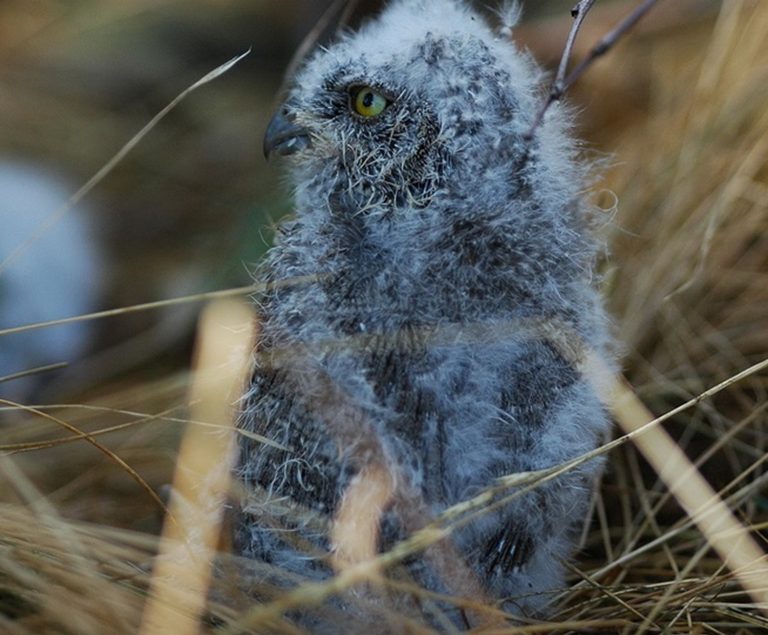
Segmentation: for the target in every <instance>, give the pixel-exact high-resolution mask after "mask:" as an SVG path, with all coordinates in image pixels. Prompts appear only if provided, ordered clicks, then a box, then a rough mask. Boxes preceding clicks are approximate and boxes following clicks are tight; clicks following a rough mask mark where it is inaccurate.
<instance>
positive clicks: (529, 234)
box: [236, 0, 609, 615]
mask: <svg viewBox="0 0 768 635" xmlns="http://www.w3.org/2000/svg"><path fill="white" fill-rule="evenodd" d="M541 79H542V77H541V73H540V71H539V70H538V69H537V67H536V65H535V64H534V63H533V62H532V60H531V59H529V57H528V55H526V54H525V53H522V52H521V51H519V50H517V49H516V48H515V46H514V45H513V44H511V43H510V42H509V41H508V39H506V38H503V39H502V38H499V37H497V36H496V35H495V34H494V32H493V30H492V29H491V28H490V27H489V26H488V25H487V24H486V23H485V22H484V21H483V20H482V19H481V18H480V17H479V16H478V15H476V14H475V13H474V12H473V11H471V10H470V8H468V7H467V6H465V5H464V4H463V3H462V2H459V1H458V0H395V1H393V2H392V3H391V4H390V5H389V6H388V7H387V8H386V9H385V10H384V12H383V13H382V14H381V15H380V16H379V17H378V18H377V19H376V20H375V21H372V22H370V23H368V24H367V25H365V26H364V27H363V28H362V29H361V30H360V31H359V32H358V33H356V34H354V35H348V36H345V37H344V38H343V39H341V41H339V42H337V43H335V44H333V45H332V46H330V47H329V48H327V49H323V50H320V51H318V52H317V53H316V54H314V56H313V57H312V58H311V59H310V60H309V61H308V62H307V63H306V64H305V65H304V68H303V70H301V71H300V72H299V73H298V74H297V76H296V78H295V80H294V82H293V88H292V90H291V91H290V93H289V96H288V98H287V100H286V101H285V103H284V105H283V106H282V108H281V109H280V111H279V112H278V113H277V115H276V116H275V118H274V119H273V120H272V122H271V124H270V126H269V128H268V130H267V133H266V139H265V151H266V153H267V154H270V153H271V154H280V155H285V156H288V157H289V162H290V167H291V179H292V183H293V186H294V189H295V198H296V214H295V217H294V218H293V219H292V220H290V221H288V222H284V223H283V224H282V226H281V227H280V230H279V235H278V237H277V239H276V244H275V246H274V247H273V248H272V250H271V251H270V253H269V255H268V257H267V259H266V262H265V264H264V265H263V268H262V269H261V272H260V277H261V280H262V281H263V282H265V283H266V289H267V290H266V292H265V293H264V294H263V297H261V298H260V300H259V310H260V313H261V331H260V341H259V342H258V348H257V356H256V364H255V370H254V372H253V377H252V381H251V384H250V387H249V390H248V391H247V393H246V395H245V397H244V402H243V403H244V407H243V412H242V417H241V428H242V431H243V435H241V438H242V442H241V447H240V451H241V454H240V463H239V471H238V475H239V477H240V478H241V480H242V482H243V483H244V485H245V489H246V490H247V491H248V492H249V496H248V499H247V501H246V503H245V504H244V505H243V508H242V511H241V513H240V516H239V519H238V523H237V525H238V526H237V532H236V533H237V535H236V544H237V545H238V549H239V551H240V553H242V554H243V555H245V556H247V557H250V558H253V559H255V560H258V561H260V562H262V563H267V564H269V565H272V570H276V571H281V572H283V573H284V574H285V575H286V576H289V577H288V578H286V580H288V579H289V578H290V576H291V575H292V574H295V575H298V576H301V578H302V579H307V578H309V579H323V578H326V577H329V576H330V575H331V574H332V572H333V569H334V566H336V567H337V568H338V566H337V565H338V557H339V554H340V553H344V552H345V550H346V551H348V552H349V551H350V550H351V549H350V548H349V547H348V546H347V545H345V544H344V541H345V540H350V539H352V538H350V536H349V535H347V536H346V537H345V536H343V535H340V533H339V531H340V530H339V527H341V526H343V525H344V523H347V525H349V519H348V518H347V516H348V515H349V513H350V510H356V512H355V513H358V514H361V513H362V516H359V517H358V518H357V519H356V520H357V524H355V522H353V523H352V525H351V526H352V527H355V526H356V527H358V528H360V529H359V530H360V531H363V529H364V528H365V527H368V526H374V527H375V529H374V534H375V535H374V538H373V541H374V543H375V548H376V549H377V550H379V551H385V550H387V549H388V548H390V547H392V546H393V545H394V544H396V543H397V542H398V541H400V540H402V539H404V538H406V537H407V536H408V535H411V534H412V533H413V532H414V531H416V530H418V529H420V528H421V527H423V526H424V525H426V524H428V523H429V522H431V521H434V519H436V518H437V517H438V516H439V514H440V513H441V512H443V511H444V510H446V509H447V508H449V507H450V506H452V505H455V504H457V503H460V502H462V501H465V500H467V499H470V498H472V497H473V496H475V495H477V494H479V493H480V492H482V491H484V490H485V489H486V488H488V487H490V486H492V485H493V484H494V483H495V482H496V479H497V478H498V477H501V476H503V475H507V474H514V473H519V472H529V471H535V470H541V469H546V468H550V467H553V466H556V465H559V464H561V463H563V462H565V461H567V460H569V459H572V458H574V457H576V456H578V455H580V454H582V453H584V452H586V451H589V450H591V449H593V448H594V447H595V446H596V445H597V444H598V443H599V441H600V440H601V439H602V437H603V436H604V435H605V433H606V431H607V429H608V426H609V420H608V418H607V416H606V413H605V411H604V409H603V407H602V405H601V402H600V400H599V399H598V397H597V394H596V389H595V387H594V386H593V382H592V381H591V378H590V377H587V376H585V374H584V373H583V371H582V370H581V369H582V366H583V365H582V363H581V362H582V361H583V356H584V354H585V352H586V351H590V352H591V353H596V354H598V355H603V356H605V355H607V349H608V338H607V336H606V326H605V322H606V320H605V317H604V314H603V310H602V308H601V302H600V300H599V297H598V295H597V293H596V291H595V290H594V288H593V282H594V276H593V267H594V259H595V253H596V243H595V241H594V239H593V237H592V236H591V234H590V231H589V220H588V213H587V210H586V209H585V205H584V203H583V201H582V199H581V194H582V191H583V188H584V177H585V174H586V169H585V167H584V166H583V165H582V164H580V163H579V162H578V160H577V159H576V157H575V152H574V144H573V143H572V141H571V140H570V139H569V138H568V136H567V133H566V132H565V129H566V117H565V115H564V114H563V113H562V112H561V111H558V110H553V111H551V112H550V113H549V115H548V117H547V120H546V122H545V123H544V125H543V126H542V127H541V128H539V129H538V130H537V132H536V135H535V138H534V139H533V140H532V141H527V140H526V139H525V138H524V137H525V133H526V131H528V129H529V127H530V126H531V122H532V120H533V119H534V117H535V114H536V111H537V109H538V107H539V105H540V103H541V100H540V94H541V93H540V84H541ZM599 467H600V465H599V462H596V461H593V462H589V463H586V464H583V465H581V466H579V467H578V468H576V469H573V470H571V471H569V472H567V473H565V474H563V475H561V476H559V477H558V478H557V479H554V480H550V481H548V482H546V483H542V484H541V485H540V486H538V487H535V488H533V489H532V490H531V491H528V492H525V493H522V494H521V495H519V496H516V497H513V498H512V499H511V500H510V501H509V502H506V503H505V504H499V505H496V506H495V507H494V508H492V509H490V510H487V513H484V514H480V515H478V516H477V517H476V518H474V519H473V520H472V521H471V522H468V523H465V524H463V525H462V526H460V527H457V528H456V529H455V530H454V531H453V533H452V534H451V537H450V539H449V540H448V541H444V544H443V545H442V547H441V546H440V545H438V546H437V547H435V548H433V549H431V550H428V551H427V552H423V553H421V554H415V555H412V556H411V557H409V558H408V559H407V560H406V561H405V562H404V563H402V571H401V575H402V576H404V577H405V578H406V579H408V580H409V581H411V582H416V583H418V584H419V585H421V586H423V587H426V588H428V589H431V590H432V591H435V592H439V593H446V594H448V595H470V596H473V597H477V596H478V594H480V596H482V597H483V598H487V599H497V600H501V601H502V602H503V606H504V607H505V608H506V609H508V610H509V611H511V612H513V613H517V614H525V615H539V614H542V613H543V612H545V610H546V606H547V605H548V604H549V603H550V602H551V600H552V598H553V597H554V593H555V592H557V591H558V590H562V587H563V584H564V574H563V571H564V565H563V561H564V560H565V559H567V558H568V557H569V556H570V555H571V552H572V549H573V544H574V533H575V532H576V530H577V529H578V528H579V526H580V525H581V524H582V523H583V521H584V518H585V514H586V512H587V507H588V500H589V496H590V492H591V490H592V488H593V486H594V481H595V478H596V476H597V473H598V471H599ZM367 486H370V487H368V489H370V490H375V491H374V492H373V494H371V492H368V493H367V494H366V493H365V492H366V487H367ZM376 492H378V494H377V493H376ZM352 493H354V496H355V497H358V499H357V503H356V502H355V500H352V498H353V494H352ZM366 496H368V498H366ZM360 501H362V502H360ZM365 501H369V503H370V504H369V503H366V502H365ZM366 514H367V517H365V518H364V517H363V516H365V515H366ZM372 519H373V520H372ZM352 533H354V530H353V531H352ZM448 543H450V544H448ZM441 549H442V552H441V551H440V550H441ZM352 550H353V549H352ZM364 550H365V549H363V551H364ZM441 553H442V555H441ZM263 575H265V576H266V575H267V574H266V573H264V574H263ZM294 581H295V576H294ZM278 584H283V585H286V584H289V582H286V581H285V580H284V581H283V582H281V583H278Z"/></svg>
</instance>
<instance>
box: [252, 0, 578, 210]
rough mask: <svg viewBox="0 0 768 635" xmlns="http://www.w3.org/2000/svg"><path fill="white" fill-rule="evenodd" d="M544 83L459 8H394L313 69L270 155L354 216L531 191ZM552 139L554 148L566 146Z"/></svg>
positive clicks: (322, 55)
mask: <svg viewBox="0 0 768 635" xmlns="http://www.w3.org/2000/svg"><path fill="white" fill-rule="evenodd" d="M539 79H540V74H539V72H538V70H537V68H536V66H535V64H534V63H533V62H532V61H531V60H530V58H529V57H528V56H527V55H526V54H524V53H521V52H520V51H519V50H518V49H517V48H516V47H515V46H514V45H513V44H512V43H511V42H510V41H509V39H508V38H502V37H500V36H498V35H497V34H496V33H494V31H493V30H492V29H491V27H490V26H489V25H488V24H487V23H486V22H485V21H484V20H483V19H481V18H480V17H479V16H478V15H477V14H475V13H474V12H473V11H471V10H469V9H468V8H467V7H466V6H465V5H464V4H463V3H462V2H460V1H459V0H396V1H395V2H393V3H392V4H391V5H390V6H389V7H388V8H387V9H386V10H385V11H384V13H383V14H382V15H381V16H379V17H378V18H377V19H376V20H375V21H373V22H371V23H369V24H368V25H366V26H365V27H364V28H363V29H361V30H360V31H359V32H358V33H356V34H354V35H350V36H346V37H344V38H343V39H342V40H341V41H339V42H336V43H335V44H333V45H331V46H330V47H328V48H326V49H323V50H320V51H318V52H317V53H316V54H315V55H314V56H313V57H312V58H311V59H310V60H309V61H308V62H307V63H306V65H305V66H304V68H303V69H302V71H301V72H300V73H299V74H298V75H297V76H296V78H295V80H294V82H293V88H292V89H291V91H290V93H289V95H288V97H287V99H286V101H285V103H284V104H283V106H282V108H281V109H280V111H279V112H278V113H277V115H276V116H275V118H274V119H273V120H272V122H271V124H270V126H269V128H268V130H267V134H266V138H265V145H264V147H265V152H266V153H267V154H269V153H277V154H282V155H291V157H292V163H293V166H294V169H295V172H296V180H297V183H299V184H302V186H304V187H309V188H310V189H311V184H312V183H313V182H314V183H317V184H318V189H319V188H320V187H322V191H323V192H325V193H329V192H330V195H331V196H336V197H337V198H338V197H343V198H344V199H345V200H346V201H347V202H348V204H350V205H352V206H353V207H354V208H355V209H356V210H370V211H372V212H373V211H375V210H378V211H382V212H386V211H391V210H393V209H394V210H396V209H399V208H405V207H408V208H411V209H412V208H414V207H423V206H426V205H428V204H429V203H430V202H431V201H432V200H433V199H434V198H435V197H439V196H440V195H441V193H444V192H446V188H449V189H450V190H451V193H450V196H451V199H452V200H453V201H456V200H457V195H458V197H462V196H463V195H465V196H466V197H468V198H472V197H473V193H472V191H471V190H472V188H474V187H476V186H477V184H478V183H479V182H482V183H483V184H484V185H483V186H484V187H485V188H488V187H490V188H492V189H493V187H494V185H493V184H494V183H496V182H498V183H499V186H500V187H502V185H501V184H507V185H508V184H510V183H514V182H517V183H518V186H522V187H528V188H530V186H531V178H530V177H529V176H526V175H525V174H523V173H522V172H524V171H525V170H526V169H527V168H526V166H521V162H520V161H519V158H520V156H521V153H523V152H524V151H526V148H525V143H524V141H523V136H524V134H525V132H526V131H527V130H528V128H529V127H530V125H531V121H532V119H533V118H534V116H535V113H536V109H537V107H538V105H539V104H540V101H539V92H538V83H539ZM549 128H550V129H551V128H552V126H549ZM555 128H556V130H559V127H558V126H555ZM543 130H544V133H543V134H544V136H545V137H546V134H547V132H546V127H545V128H543ZM541 134H542V133H539V137H541ZM550 136H551V134H550ZM554 136H555V137H556V138H552V139H550V140H549V145H550V146H552V145H557V144H559V143H561V142H562V138H561V135H560V134H559V133H557V131H555V134H554ZM535 143H536V148H535V152H536V153H539V154H538V156H539V157H541V152H542V148H541V145H542V138H537V140H536V141H535ZM546 145H547V144H546V142H545V143H544V146H546ZM553 150H555V151H556V152H557V151H559V152H560V153H561V154H562V152H563V150H562V149H559V150H557V149H555V148H553ZM544 152H546V148H544ZM552 176H553V178H556V176H557V175H556V174H553V175H552ZM320 184H322V185H320ZM329 184H330V186H331V187H330V188H329ZM551 185H553V183H551V182H550V186H551Z"/></svg>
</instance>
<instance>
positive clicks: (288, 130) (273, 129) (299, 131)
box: [264, 107, 312, 159]
mask: <svg viewBox="0 0 768 635" xmlns="http://www.w3.org/2000/svg"><path fill="white" fill-rule="evenodd" d="M295 119H296V115H294V114H293V113H291V112H289V111H288V110H287V109H286V108H285V107H281V108H280V110H278V111H277V112H276V113H275V116H274V117H272V121H270V122H269V125H268V126H267V131H266V132H265V133H264V156H265V157H266V158H267V159H268V158H269V157H270V155H271V154H272V153H273V152H276V153H277V154H279V155H282V156H286V155H289V154H293V153H294V152H298V151H299V150H303V149H304V148H307V147H309V146H310V145H312V142H311V140H310V138H309V132H308V131H307V129H306V128H304V127H302V126H300V125H298V124H296V123H295Z"/></svg>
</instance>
